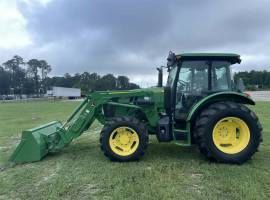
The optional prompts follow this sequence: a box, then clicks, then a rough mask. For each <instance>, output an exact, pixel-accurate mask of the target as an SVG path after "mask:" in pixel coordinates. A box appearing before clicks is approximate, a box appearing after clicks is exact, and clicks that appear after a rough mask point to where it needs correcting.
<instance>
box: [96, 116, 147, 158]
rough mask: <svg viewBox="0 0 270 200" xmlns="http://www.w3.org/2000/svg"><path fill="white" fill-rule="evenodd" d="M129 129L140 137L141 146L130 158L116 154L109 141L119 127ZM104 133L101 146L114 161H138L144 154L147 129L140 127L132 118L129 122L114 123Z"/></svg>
mask: <svg viewBox="0 0 270 200" xmlns="http://www.w3.org/2000/svg"><path fill="white" fill-rule="evenodd" d="M123 126H125V127H129V128H131V129H133V130H134V131H136V133H137V134H138V137H139V145H138V147H137V149H136V151H135V152H134V153H132V154H131V155H128V156H121V155H118V154H116V153H115V152H114V151H113V150H112V149H111V147H110V144H109V140H110V136H111V134H112V133H113V131H114V130H115V129H117V128H119V127H123ZM104 130H105V131H104V132H103V137H102V141H101V145H102V147H103V150H104V152H105V153H106V154H107V156H108V157H109V158H111V159H112V160H117V161H130V160H137V159H139V157H140V156H141V155H142V154H143V152H144V149H145V146H146V145H147V133H146V129H145V128H142V127H140V126H138V124H137V123H134V122H133V120H132V119H131V118H129V120H128V121H127V120H126V121H119V122H116V123H113V124H112V125H110V126H108V127H106V129H104Z"/></svg>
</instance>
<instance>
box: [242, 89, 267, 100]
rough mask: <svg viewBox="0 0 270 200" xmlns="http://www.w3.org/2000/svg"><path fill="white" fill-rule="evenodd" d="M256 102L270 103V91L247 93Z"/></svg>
mask: <svg viewBox="0 0 270 200" xmlns="http://www.w3.org/2000/svg"><path fill="white" fill-rule="evenodd" d="M246 93H248V94H250V95H251V97H252V98H253V99H254V100H255V101H270V91H247V92H246Z"/></svg>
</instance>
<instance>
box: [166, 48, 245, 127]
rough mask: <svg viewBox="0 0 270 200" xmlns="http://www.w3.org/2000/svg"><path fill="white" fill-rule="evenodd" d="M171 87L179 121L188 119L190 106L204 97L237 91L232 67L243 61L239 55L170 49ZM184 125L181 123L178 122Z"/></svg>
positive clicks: (168, 84) (169, 82)
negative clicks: (171, 50) (180, 52)
mask: <svg viewBox="0 0 270 200" xmlns="http://www.w3.org/2000/svg"><path fill="white" fill-rule="evenodd" d="M167 60H168V62H167V67H168V71H169V76H168V79H167V87H169V88H170V89H171V93H172V94H173V95H172V98H173V99H172V106H173V108H172V109H173V110H174V111H175V113H174V117H175V120H176V121H181V120H186V117H187V113H189V110H190V108H191V107H192V106H193V105H194V104H195V103H196V102H198V101H199V100H200V99H202V98H204V97H206V96H208V95H210V94H213V93H217V92H224V91H234V90H236V87H235V85H234V82H233V78H232V73H231V68H230V66H231V65H232V64H235V63H240V62H241V60H240V56H239V55H237V54H224V53H222V54H219V53H185V54H179V55H175V54H174V53H172V52H170V54H169V56H168V59H167ZM177 124H181V123H177Z"/></svg>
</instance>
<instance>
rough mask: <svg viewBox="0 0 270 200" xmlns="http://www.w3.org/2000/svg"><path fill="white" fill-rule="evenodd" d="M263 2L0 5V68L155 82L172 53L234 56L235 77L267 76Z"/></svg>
mask: <svg viewBox="0 0 270 200" xmlns="http://www.w3.org/2000/svg"><path fill="white" fill-rule="evenodd" d="M269 8H270V1H269V0H257V1H253V0H238V1H233V0H231V1H230V0H219V1H213V0H212V1H211V0H201V1H200V0H169V1H166V0H136V1H135V0H134V1H127V0H0V62H4V61H5V60H7V59H9V58H11V57H12V56H13V55H15V54H18V55H20V56H22V57H23V58H25V59H29V58H39V59H46V60H47V61H48V62H49V64H51V65H52V67H53V71H52V73H51V75H63V74H64V73H66V72H68V73H71V74H74V73H76V72H83V71H88V72H90V73H92V72H97V73H99V74H106V73H113V74H115V75H126V76H129V77H130V79H131V81H133V82H136V83H138V84H140V85H141V86H150V85H152V84H154V83H155V82H156V77H157V75H156V74H157V72H156V69H155V68H156V67H157V66H160V65H164V64H165V63H166V57H167V54H168V52H169V51H170V50H172V51H174V52H235V53H239V54H241V55H242V60H243V62H242V63H241V65H240V66H235V67H234V68H235V69H234V70H250V69H258V70H262V69H270V68H269V67H270V59H269V55H270V12H269Z"/></svg>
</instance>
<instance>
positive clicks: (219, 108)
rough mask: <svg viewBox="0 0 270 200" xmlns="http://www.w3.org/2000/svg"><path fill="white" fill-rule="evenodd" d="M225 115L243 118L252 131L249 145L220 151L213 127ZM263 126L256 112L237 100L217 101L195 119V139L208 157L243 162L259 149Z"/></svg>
mask: <svg viewBox="0 0 270 200" xmlns="http://www.w3.org/2000/svg"><path fill="white" fill-rule="evenodd" d="M225 117H237V118H240V119H241V120H243V121H244V122H245V123H246V124H247V126H248V128H249V131H250V139H249V142H248V145H247V146H246V147H245V148H244V149H243V150H242V151H240V152H238V153H235V154H227V153H224V152H222V151H220V150H219V149H218V148H217V147H216V146H215V144H214V141H213V129H214V127H215V125H216V123H217V122H218V121H219V120H221V119H223V118H225ZM261 131H262V126H261V124H260V122H259V120H258V117H257V116H256V114H255V113H254V112H253V111H251V110H250V109H249V108H247V107H246V106H244V105H242V104H238V103H235V102H217V103H214V104H212V105H210V106H209V107H207V108H205V109H204V110H203V111H202V112H201V113H200V115H199V116H198V117H197V119H196V121H195V129H194V139H195V142H196V143H197V144H198V147H199V150H200V152H201V153H202V154H203V155H205V156H206V157H207V158H208V159H210V160H214V161H218V162H223V163H233V164H242V163H243V162H245V161H246V160H248V159H250V158H251V157H252V155H253V154H254V153H255V152H256V151H258V147H259V145H260V142H261V141H262V134H261Z"/></svg>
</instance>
